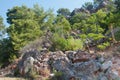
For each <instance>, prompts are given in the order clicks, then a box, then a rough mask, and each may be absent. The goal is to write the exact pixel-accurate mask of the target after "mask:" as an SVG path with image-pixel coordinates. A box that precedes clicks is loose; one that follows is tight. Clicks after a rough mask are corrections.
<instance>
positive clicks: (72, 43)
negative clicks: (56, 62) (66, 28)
mask: <svg viewBox="0 0 120 80" xmlns="http://www.w3.org/2000/svg"><path fill="white" fill-rule="evenodd" d="M67 43H68V45H67V46H66V47H67V50H78V49H82V48H83V42H82V41H81V40H80V39H74V38H70V39H67Z"/></svg>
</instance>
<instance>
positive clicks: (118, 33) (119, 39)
mask: <svg viewBox="0 0 120 80" xmlns="http://www.w3.org/2000/svg"><path fill="white" fill-rule="evenodd" d="M115 39H116V40H117V41H120V31H118V32H116V33H115Z"/></svg>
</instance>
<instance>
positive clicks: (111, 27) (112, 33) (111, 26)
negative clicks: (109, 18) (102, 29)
mask: <svg viewBox="0 0 120 80" xmlns="http://www.w3.org/2000/svg"><path fill="white" fill-rule="evenodd" d="M110 32H111V36H112V41H113V43H117V41H116V39H115V35H114V31H113V24H112V23H111V24H110Z"/></svg>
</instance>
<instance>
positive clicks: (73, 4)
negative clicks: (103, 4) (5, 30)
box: [0, 0, 93, 26]
mask: <svg viewBox="0 0 120 80" xmlns="http://www.w3.org/2000/svg"><path fill="white" fill-rule="evenodd" d="M92 1H93V0H0V16H2V17H3V19H4V24H5V25H6V26H8V24H7V22H6V18H7V17H6V12H7V10H8V9H11V8H13V7H14V6H21V5H26V6H27V7H30V8H31V7H33V5H34V4H39V6H42V7H43V8H44V9H45V10H48V9H49V8H52V9H53V10H54V12H56V11H57V10H58V9H59V8H68V9H70V11H72V10H74V9H75V8H80V7H81V6H82V5H83V4H84V3H85V2H92Z"/></svg>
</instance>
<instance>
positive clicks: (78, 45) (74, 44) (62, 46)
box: [52, 34, 83, 51]
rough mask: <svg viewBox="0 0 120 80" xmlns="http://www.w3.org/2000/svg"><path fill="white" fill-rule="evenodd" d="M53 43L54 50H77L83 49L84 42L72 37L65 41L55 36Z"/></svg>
mask: <svg viewBox="0 0 120 80" xmlns="http://www.w3.org/2000/svg"><path fill="white" fill-rule="evenodd" d="M52 42H53V47H52V48H53V50H62V51H65V50H77V49H82V48H83V42H82V40H80V39H74V38H73V37H70V38H69V39H65V38H63V37H60V36H59V35H58V34H54V36H53V38H52Z"/></svg>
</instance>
